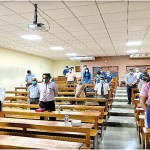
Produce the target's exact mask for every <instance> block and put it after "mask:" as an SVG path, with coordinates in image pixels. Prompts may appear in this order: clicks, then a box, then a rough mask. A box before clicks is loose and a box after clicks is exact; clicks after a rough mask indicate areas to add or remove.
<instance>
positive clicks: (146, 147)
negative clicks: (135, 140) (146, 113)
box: [145, 134, 150, 149]
mask: <svg viewBox="0 0 150 150" xmlns="http://www.w3.org/2000/svg"><path fill="white" fill-rule="evenodd" d="M149 148H150V144H149V135H148V134H145V149H149Z"/></svg>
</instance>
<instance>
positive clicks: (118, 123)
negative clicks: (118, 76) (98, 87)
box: [99, 87, 141, 150]
mask: <svg viewBox="0 0 150 150" xmlns="http://www.w3.org/2000/svg"><path fill="white" fill-rule="evenodd" d="M116 95H117V96H116V98H115V99H114V103H113V108H112V110H111V112H112V115H113V116H110V118H109V120H108V127H107V128H106V130H105V131H104V138H103V140H102V142H101V143H99V149H127V150H131V149H140V148H141V147H140V144H139V143H138V137H137V136H138V135H137V131H136V124H135V118H134V110H133V106H132V105H128V104H127V94H126V88H121V87H118V88H117V90H116ZM131 114H132V115H131ZM122 115H124V116H122Z"/></svg>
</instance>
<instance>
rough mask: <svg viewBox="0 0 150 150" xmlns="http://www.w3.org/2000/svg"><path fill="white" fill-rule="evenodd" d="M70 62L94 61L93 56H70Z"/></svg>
mask: <svg viewBox="0 0 150 150" xmlns="http://www.w3.org/2000/svg"><path fill="white" fill-rule="evenodd" d="M70 59H71V60H95V57H94V56H71V57H70Z"/></svg>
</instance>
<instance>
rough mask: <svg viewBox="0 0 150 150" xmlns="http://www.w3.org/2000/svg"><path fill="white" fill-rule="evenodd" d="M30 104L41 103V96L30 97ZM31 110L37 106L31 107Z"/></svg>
mask: <svg viewBox="0 0 150 150" xmlns="http://www.w3.org/2000/svg"><path fill="white" fill-rule="evenodd" d="M30 104H39V98H30ZM30 109H31V110H35V109H36V108H30Z"/></svg>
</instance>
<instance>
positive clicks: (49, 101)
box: [39, 73, 58, 121]
mask: <svg viewBox="0 0 150 150" xmlns="http://www.w3.org/2000/svg"><path fill="white" fill-rule="evenodd" d="M50 79H51V76H50V74H49V73H45V74H44V75H43V82H42V83H41V84H40V87H39V91H40V99H39V101H40V103H39V105H40V108H45V109H46V110H48V111H55V97H56V96H58V87H57V85H56V83H55V82H51V81H50ZM40 119H41V120H44V117H41V118H40ZM49 119H50V120H53V121H55V120H56V118H55V117H50V118H49Z"/></svg>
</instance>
